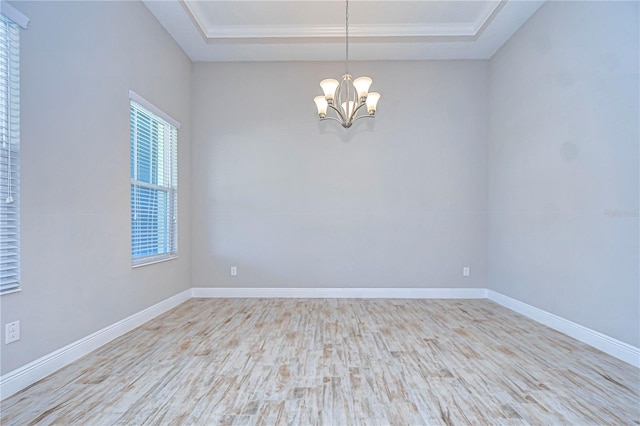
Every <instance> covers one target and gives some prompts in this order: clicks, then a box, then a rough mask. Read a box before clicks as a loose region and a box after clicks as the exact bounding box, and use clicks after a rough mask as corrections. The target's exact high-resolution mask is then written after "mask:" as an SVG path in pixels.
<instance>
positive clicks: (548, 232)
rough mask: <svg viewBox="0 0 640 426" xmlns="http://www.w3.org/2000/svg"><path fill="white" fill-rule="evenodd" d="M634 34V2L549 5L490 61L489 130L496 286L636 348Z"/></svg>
mask: <svg viewBox="0 0 640 426" xmlns="http://www.w3.org/2000/svg"><path fill="white" fill-rule="evenodd" d="M638 40H639V35H638V2H626V3H615V2H547V3H546V4H545V5H543V6H542V8H540V9H539V10H538V12H537V13H536V14H535V15H534V16H533V17H532V18H531V19H530V20H529V21H528V22H527V23H526V24H525V25H524V26H523V27H522V28H521V29H520V30H519V31H518V32H517V33H516V34H515V36H514V37H513V38H512V39H511V40H510V41H509V42H508V43H507V44H506V45H505V46H503V47H502V49H501V50H500V51H499V52H498V53H497V54H496V55H495V56H494V57H493V58H492V60H491V73H490V77H491V80H490V104H491V125H490V137H489V140H490V149H489V164H490V169H489V209H490V214H489V287H490V288H491V289H493V290H496V291H498V292H500V293H503V294H505V295H507V296H510V297H513V298H515V299H517V300H520V301H522V302H525V303H528V304H531V305H533V306H536V307H538V308H541V309H544V310H545V311H548V312H551V313H553V314H556V315H559V316H561V317H564V318H567V319H569V320H571V321H574V322H577V323H579V324H581V325H584V326H586V327H589V328H591V329H594V330H597V331H600V332H602V333H604V334H607V335H609V336H612V337H614V338H617V339H620V340H622V341H624V342H627V343H630V344H633V345H635V346H638V345H639V343H640V330H639V326H640V317H639V312H640V306H639V301H640V294H639V286H640V285H639V277H638V267H639V266H638V265H639V264H640V262H639V256H638V241H639V234H638V221H639V219H638V180H639V170H638V145H639V135H638V117H639V110H638V98H639V94H640V88H639V86H638V65H639V60H638V51H639V46H638ZM611 212H613V213H611Z"/></svg>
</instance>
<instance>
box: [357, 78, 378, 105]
mask: <svg viewBox="0 0 640 426" xmlns="http://www.w3.org/2000/svg"><path fill="white" fill-rule="evenodd" d="M371 83H373V80H371V79H370V78H369V77H358V78H356V79H355V80H353V87H355V88H356V90H357V91H358V98H359V99H360V102H363V101H365V100H366V99H367V93H368V92H369V87H371Z"/></svg>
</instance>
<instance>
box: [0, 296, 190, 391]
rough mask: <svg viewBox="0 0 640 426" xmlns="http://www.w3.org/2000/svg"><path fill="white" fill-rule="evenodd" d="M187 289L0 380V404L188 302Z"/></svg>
mask: <svg viewBox="0 0 640 426" xmlns="http://www.w3.org/2000/svg"><path fill="white" fill-rule="evenodd" d="M191 294H192V292H191V289H189V290H185V291H183V292H181V293H178V294H176V295H175V296H171V297H169V298H168V299H165V300H163V301H161V302H159V303H156V304H155V305H153V306H150V307H148V308H146V309H144V310H142V311H140V312H137V313H135V314H133V315H131V316H129V317H127V318H125V319H123V320H120V321H118V322H116V323H114V324H111V325H110V326H108V327H105V328H103V329H102V330H98V331H96V332H95V333H92V334H90V335H88V336H86V337H84V338H82V339H80V340H77V341H75V342H73V343H71V344H69V345H67V346H64V347H63V348H60V349H58V350H56V351H54V352H51V353H50V354H47V355H45V356H43V357H41V358H38V359H36V360H35V361H33V362H30V363H28V364H26V365H24V366H22V367H20V368H18V369H16V370H13V371H11V372H9V373H7V374H5V375H4V376H1V377H0V401H1V400H4V399H5V398H7V397H9V396H11V395H13V394H15V393H18V392H19V391H21V390H22V389H25V388H26V387H28V386H30V385H32V384H34V383H35V382H37V381H38V380H41V379H43V378H45V377H47V376H48V375H50V374H52V373H54V372H56V371H57V370H59V369H61V368H62V367H64V366H66V365H69V364H71V363H72V362H73V361H75V360H77V359H78V358H81V357H83V356H85V355H87V354H88V353H90V352H92V351H94V350H96V349H98V348H99V347H100V346H103V345H105V344H107V343H109V342H110V341H112V340H114V339H116V338H118V337H120V336H122V335H123V334H125V333H128V332H129V331H131V330H133V329H134V328H136V327H139V326H141V325H142V324H144V323H146V322H147V321H149V320H151V319H153V318H155V317H157V316H158V315H160V314H163V313H165V312H166V311H168V310H170V309H172V308H175V307H176V306H178V305H179V304H181V303H183V302H185V301H187V300H189V299H190V298H191V297H192V296H191Z"/></svg>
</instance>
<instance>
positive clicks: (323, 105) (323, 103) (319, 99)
mask: <svg viewBox="0 0 640 426" xmlns="http://www.w3.org/2000/svg"><path fill="white" fill-rule="evenodd" d="M313 100H314V102H315V103H316V106H317V107H318V115H319V116H320V118H321V119H322V118H324V117H325V116H326V115H327V106H328V104H329V103H328V102H327V100H326V99H325V97H324V96H316V97H315V98H313Z"/></svg>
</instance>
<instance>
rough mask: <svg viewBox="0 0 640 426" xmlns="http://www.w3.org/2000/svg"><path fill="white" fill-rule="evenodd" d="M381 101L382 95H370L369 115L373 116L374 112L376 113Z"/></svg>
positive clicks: (368, 102) (368, 99)
mask: <svg viewBox="0 0 640 426" xmlns="http://www.w3.org/2000/svg"><path fill="white" fill-rule="evenodd" d="M379 100H380V93H376V92H371V93H369V96H367V111H368V112H369V114H371V113H372V112H376V106H377V105H378V101H379Z"/></svg>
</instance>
